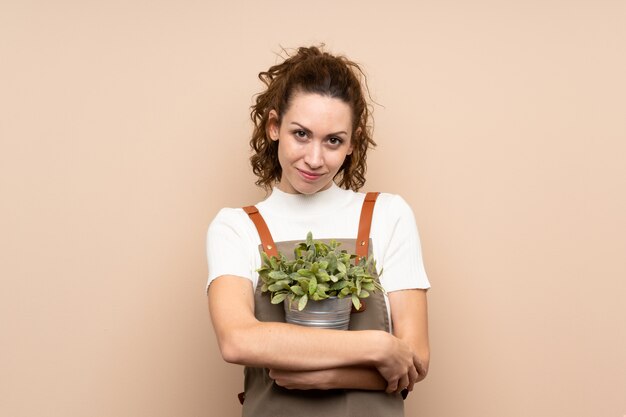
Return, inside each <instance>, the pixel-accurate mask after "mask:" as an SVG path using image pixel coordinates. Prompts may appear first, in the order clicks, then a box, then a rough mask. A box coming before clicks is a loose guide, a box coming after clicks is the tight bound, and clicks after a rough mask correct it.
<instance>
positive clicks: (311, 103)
mask: <svg viewBox="0 0 626 417" xmlns="http://www.w3.org/2000/svg"><path fill="white" fill-rule="evenodd" d="M268 134H269V136H270V138H271V139H272V140H277V141H278V161H279V162H280V166H281V168H282V170H283V172H282V176H281V179H280V183H279V184H278V188H279V189H280V190H281V191H284V192H286V193H291V194H313V193H316V192H318V191H322V190H325V189H327V188H329V187H330V186H331V184H332V182H333V178H334V176H335V175H336V174H337V172H338V171H339V168H341V165H342V164H343V161H344V160H345V159H346V156H347V155H350V154H351V153H352V143H351V139H350V138H351V137H352V109H351V108H350V105H348V104H347V103H345V102H343V101H342V100H340V99H337V98H332V97H328V96H322V95H319V94H315V93H295V94H294V96H293V97H292V99H291V103H290V106H289V108H288V109H287V111H286V112H285V114H284V115H283V119H282V121H281V123H280V125H278V114H277V113H276V112H275V111H274V110H272V111H271V112H270V118H269V123H268Z"/></svg>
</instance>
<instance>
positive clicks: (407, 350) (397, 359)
mask: <svg viewBox="0 0 626 417" xmlns="http://www.w3.org/2000/svg"><path fill="white" fill-rule="evenodd" d="M386 343H387V346H385V349H383V352H385V355H384V357H383V358H382V361H381V363H380V364H379V365H378V366H376V368H377V369H378V372H380V374H381V376H382V377H383V378H385V380H386V381H387V388H386V389H385V391H386V392H388V393H392V392H400V391H402V390H403V389H408V390H409V391H412V390H413V385H415V383H416V382H417V381H418V380H419V372H418V369H417V367H416V363H417V362H419V358H417V356H416V355H415V353H414V352H413V349H412V348H411V346H410V345H409V344H408V343H406V342H404V341H403V340H401V339H398V338H397V337H394V336H392V335H389V337H388V338H386Z"/></svg>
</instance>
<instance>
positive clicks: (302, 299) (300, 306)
mask: <svg viewBox="0 0 626 417" xmlns="http://www.w3.org/2000/svg"><path fill="white" fill-rule="evenodd" d="M307 301H309V297H307V295H306V294H304V295H303V296H302V297H300V301H298V310H299V311H302V310H304V307H306V303H307Z"/></svg>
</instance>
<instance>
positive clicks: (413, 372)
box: [407, 366, 420, 391]
mask: <svg viewBox="0 0 626 417" xmlns="http://www.w3.org/2000/svg"><path fill="white" fill-rule="evenodd" d="M419 376H420V375H419V372H417V369H415V367H414V366H412V367H411V369H409V386H408V387H407V388H409V391H413V385H415V383H416V382H417V381H418V380H419Z"/></svg>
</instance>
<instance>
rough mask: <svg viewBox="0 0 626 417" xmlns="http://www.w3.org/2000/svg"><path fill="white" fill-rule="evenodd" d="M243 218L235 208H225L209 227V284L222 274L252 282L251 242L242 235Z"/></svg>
mask: <svg viewBox="0 0 626 417" xmlns="http://www.w3.org/2000/svg"><path fill="white" fill-rule="evenodd" d="M247 220H248V219H247V216H245V213H243V211H241V210H239V209H232V208H225V209H222V210H220V212H219V213H218V214H217V216H215V219H213V221H212V222H211V224H210V225H209V229H208V232H207V241H206V252H207V263H208V267H209V277H208V282H207V287H206V288H207V291H208V288H209V285H211V282H212V281H213V280H214V279H215V278H218V277H220V276H222V275H235V276H238V277H243V278H247V279H249V280H250V281H253V271H254V257H253V254H252V250H251V248H252V247H253V245H254V242H250V237H249V236H248V234H247V233H246V228H247V225H246V223H245V222H246V221H247Z"/></svg>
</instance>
